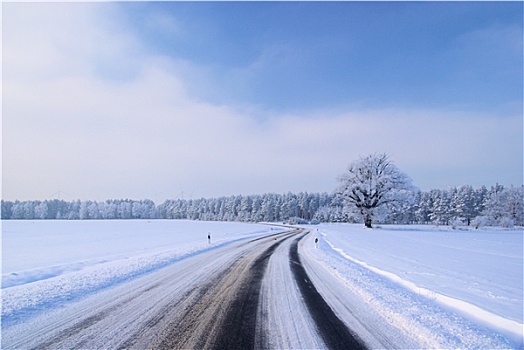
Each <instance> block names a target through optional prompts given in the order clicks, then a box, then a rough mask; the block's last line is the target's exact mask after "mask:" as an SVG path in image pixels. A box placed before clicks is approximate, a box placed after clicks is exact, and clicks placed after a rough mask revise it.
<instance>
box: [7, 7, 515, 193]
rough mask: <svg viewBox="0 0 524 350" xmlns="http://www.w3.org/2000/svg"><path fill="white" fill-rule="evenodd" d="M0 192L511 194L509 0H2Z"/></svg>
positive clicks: (512, 98) (512, 143) (512, 128)
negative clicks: (486, 189)
mask: <svg viewBox="0 0 524 350" xmlns="http://www.w3.org/2000/svg"><path fill="white" fill-rule="evenodd" d="M2 17H3V116H2V128H3V153H2V165H3V166H2V192H3V198H5V199H43V198H50V197H52V196H53V195H55V194H56V193H57V192H58V191H63V192H66V193H70V194H71V197H72V198H82V199H96V200H104V199H107V198H122V197H126V198H127V197H130V198H151V199H153V200H155V201H162V200H163V199H166V198H174V197H176V196H179V195H180V193H181V192H185V193H192V195H193V196H195V197H201V196H203V197H210V196H219V195H232V194H253V193H264V192H287V191H293V192H298V191H311V192H312V191H327V192H330V191H332V190H333V189H334V188H335V186H336V178H337V176H339V175H341V174H342V172H343V171H344V170H345V169H346V167H347V165H348V164H349V163H350V162H351V161H352V160H354V159H356V158H358V157H359V155H366V154H369V153H375V152H386V153H388V154H390V155H391V159H392V160H393V161H394V162H395V164H396V165H397V166H398V167H399V168H400V169H401V170H403V171H405V172H406V173H407V174H408V175H410V176H411V177H412V178H413V181H414V183H415V185H417V186H419V187H420V188H422V189H424V190H428V189H431V188H445V187H447V186H460V185H462V184H471V185H474V186H480V185H487V186H490V185H493V184H495V183H496V182H499V183H502V184H505V185H510V184H514V185H520V184H522V180H523V179H522V172H523V164H522V163H523V161H522V159H523V138H522V134H523V125H522V118H523V106H522V105H523V44H522V42H523V33H522V27H523V4H522V2H154V3H153V2H136V3H135V2H123V3H119V2H116V3H115V2H112V3H4V4H3V7H2Z"/></svg>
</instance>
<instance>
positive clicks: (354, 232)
mask: <svg viewBox="0 0 524 350" xmlns="http://www.w3.org/2000/svg"><path fill="white" fill-rule="evenodd" d="M309 228H310V229H311V231H312V234H310V235H309V236H307V238H306V240H305V241H304V242H303V244H302V248H301V250H300V252H301V254H304V259H305V262H307V265H308V266H310V268H311V269H312V270H313V272H315V271H316V272H317V274H318V275H319V276H321V275H322V274H324V273H325V271H327V272H328V273H329V276H330V278H332V280H333V281H338V282H335V283H331V284H329V283H327V284H326V285H327V286H333V289H336V288H338V289H339V290H340V293H339V292H337V293H338V294H339V295H340V294H341V293H342V292H343V291H342V289H344V288H345V289H347V290H350V291H351V293H350V294H348V295H351V296H350V297H352V296H355V295H357V296H359V295H360V296H361V297H362V298H366V299H365V301H366V303H367V304H368V305H369V306H370V307H374V306H376V307H375V309H376V310H377V312H378V314H380V315H379V316H376V317H384V318H386V319H387V320H389V321H390V322H391V323H393V324H395V326H396V327H398V329H400V330H401V331H402V332H404V333H406V334H408V333H409V332H411V334H410V336H411V337H413V333H417V332H419V333H420V334H415V335H418V336H420V337H426V335H425V334H423V332H429V333H435V332H437V333H438V332H440V334H431V336H429V335H428V336H427V337H426V338H428V337H431V338H432V339H435V343H429V342H428V343H423V342H421V343H420V344H428V345H427V346H428V347H431V346H432V344H434V346H437V347H448V346H452V347H453V346H455V347H456V346H457V345H458V347H468V346H469V345H471V347H479V345H478V344H488V346H489V345H490V344H511V347H520V348H522V331H523V325H522V323H523V306H522V305H523V231H522V230H501V229H481V230H452V229H451V228H447V227H441V228H437V227H433V226H383V227H382V228H376V229H372V230H369V229H364V228H362V225H345V224H325V225H318V226H310V227H309ZM277 230H283V228H278V227H273V226H268V225H262V224H243V223H224V222H199V221H197V222H193V221H165V220H152V221H139V220H136V221H135V220H129V221H4V222H2V323H3V324H2V326H3V327H9V326H10V325H12V324H16V323H20V322H24V320H25V319H28V318H31V317H32V315H34V314H37V313H38V312H39V311H41V310H45V309H46V308H53V307H54V306H56V305H58V304H63V303H67V302H69V301H74V300H78V299H81V298H82V297H84V296H87V295H89V294H93V293H95V292H97V291H100V290H103V289H107V288H110V287H112V286H114V285H117V284H119V283H120V282H124V281H126V280H130V279H133V278H134V277H138V276H141V275H144V274H147V273H148V272H151V271H154V270H157V269H159V268H161V267H164V266H167V265H169V264H171V263H173V262H176V261H178V260H181V259H185V258H187V257H191V256H195V255H198V254H201V253H205V252H208V251H210V250H213V249H219V248H221V247H224V246H226V245H228V244H231V243H232V242H238V241H241V240H245V239H248V238H253V237H258V236H260V235H263V234H265V233H268V232H271V231H273V232H276V231H277ZM208 233H210V234H211V236H212V241H211V244H209V243H208V241H207V235H208ZM315 237H318V238H319V243H318V248H316V247H315V245H314V243H313V240H314V238H315ZM359 269H360V270H359ZM357 272H358V274H359V275H358V276H356V275H355V274H356V273H357ZM308 273H309V272H308ZM355 281H357V282H355ZM313 282H314V283H315V279H314V278H313ZM337 283H339V284H340V286H338V287H337V286H336V284H337ZM384 286H386V287H384ZM366 288H367V289H366ZM386 289H387V290H386ZM319 291H320V292H321V293H322V288H319ZM399 291H400V292H399ZM387 293H389V295H388V297H387V298H386V294H387ZM392 293H393V294H394V293H400V294H405V295H406V297H403V298H396V296H395V295H393V294H392ZM415 298H416V300H417V303H419V304H420V305H413V304H410V303H411V302H412V301H413V300H415ZM327 299H328V301H330V300H332V301H333V300H335V299H336V298H335V297H331V298H330V297H329V296H328V297H327ZM421 305H422V306H421ZM436 308H439V310H440V309H442V308H443V309H445V310H450V315H453V314H454V313H456V314H457V315H459V316H457V317H458V318H460V319H462V318H463V319H465V320H468V322H471V324H470V323H467V324H466V323H465V322H463V321H460V322H463V323H461V324H463V325H464V327H466V328H468V329H467V330H464V331H461V334H460V335H456V334H454V335H453V337H455V336H460V337H462V338H461V339H460V340H454V339H447V340H449V341H447V340H442V339H441V338H442V337H444V338H446V337H447V338H451V337H452V336H451V335H449V329H450V327H451V326H450V327H448V331H446V330H445V329H444V328H445V327H444V326H445V325H443V324H442V323H443V320H442V319H439V320H437V319H436V317H437V316H436V315H437V314H438V315H440V316H438V317H443V316H442V313H441V312H440V311H439V312H440V313H437V312H436V311H434V310H435V309H436ZM415 309H416V310H415ZM415 311H416V312H418V314H416V312H415ZM446 315H447V314H445V315H444V317H447V316H446ZM374 317H375V316H374ZM415 318H417V319H416V320H415ZM458 318H457V319H458ZM415 321H416V322H415ZM444 322H445V321H444ZM449 322H456V321H454V320H450V321H449ZM430 323H433V324H430ZM420 324H423V325H427V326H428V327H426V328H424V327H422V328H417V327H419V326H417V325H420ZM471 325H479V327H478V328H477V327H475V326H471ZM455 326H456V325H455ZM455 326H453V327H455ZM402 327H404V328H405V329H403V328H402ZM439 327H440V328H439ZM451 328H452V327H451ZM455 328H456V327H455ZM485 329H487V331H486V330H485ZM428 330H429V331H428ZM446 332H448V333H446ZM454 332H456V331H454ZM429 333H428V334H429ZM499 335H500V337H503V338H505V339H509V343H508V342H507V341H506V340H500V339H498V338H497V337H499ZM439 337H440V338H439ZM467 337H470V338H471V339H473V338H474V339H473V340H471V339H470V340H471V342H469V340H468V339H466V338H467ZM479 337H480V338H482V337H486V338H487V339H488V341H487V342H485V343H482V342H479V339H478V338H479ZM495 338H497V339H495ZM465 339H466V340H465ZM506 347H507V346H506Z"/></svg>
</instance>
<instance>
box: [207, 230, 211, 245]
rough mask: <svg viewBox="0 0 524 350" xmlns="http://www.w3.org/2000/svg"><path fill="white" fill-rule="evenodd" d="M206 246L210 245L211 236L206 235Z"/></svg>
mask: <svg viewBox="0 0 524 350" xmlns="http://www.w3.org/2000/svg"><path fill="white" fill-rule="evenodd" d="M207 244H211V234H210V233H208V234H207Z"/></svg>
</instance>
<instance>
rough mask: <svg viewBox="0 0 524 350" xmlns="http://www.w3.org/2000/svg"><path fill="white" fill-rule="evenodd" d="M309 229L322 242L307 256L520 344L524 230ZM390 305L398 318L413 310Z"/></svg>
mask: <svg viewBox="0 0 524 350" xmlns="http://www.w3.org/2000/svg"><path fill="white" fill-rule="evenodd" d="M310 228H311V229H312V230H313V233H314V234H315V235H316V236H318V237H319V245H318V249H317V250H318V251H315V250H312V249H309V254H311V255H312V256H313V257H314V258H315V259H318V260H319V261H321V260H323V261H324V262H325V263H326V264H329V265H330V266H329V267H327V270H331V272H332V273H333V274H342V275H343V274H344V265H345V262H347V263H356V264H358V265H360V266H362V267H364V268H365V269H366V270H368V271H370V272H372V273H373V274H374V275H376V276H381V277H384V278H385V279H386V280H388V281H390V282H392V283H394V284H396V285H400V286H402V287H403V288H405V289H407V290H408V291H410V292H413V293H415V294H418V295H420V296H422V297H423V300H426V302H427V303H428V304H429V303H432V302H434V303H436V304H438V305H440V306H443V307H445V308H447V309H449V310H451V311H452V312H456V313H458V314H459V315H460V316H463V317H465V318H468V319H471V320H472V321H473V322H475V323H477V324H479V325H482V326H486V327H488V328H491V329H494V330H495V331H496V332H500V333H501V334H504V335H505V336H507V337H508V338H510V339H513V340H514V341H515V342H517V344H518V343H520V345H522V334H523V231H522V229H519V230H517V229H515V230H502V229H496V228H495V229H493V228H492V229H479V230H474V229H471V230H466V229H462V230H453V229H452V228H451V227H435V226H387V225H386V226H383V227H380V228H375V229H365V228H363V227H362V225H347V224H324V225H319V226H311V227H310ZM341 262H342V263H341ZM346 274H347V273H346ZM339 277H340V278H341V279H343V280H346V279H348V278H347V277H348V276H339ZM372 293H373V292H372ZM377 294H378V291H377ZM388 307H391V308H392V309H393V310H394V309H395V307H396V308H397V309H398V310H396V311H398V312H397V314H399V315H404V316H405V314H406V313H407V310H404V312H403V310H402V309H401V306H400V305H398V306H395V305H394V303H393V304H389V305H388Z"/></svg>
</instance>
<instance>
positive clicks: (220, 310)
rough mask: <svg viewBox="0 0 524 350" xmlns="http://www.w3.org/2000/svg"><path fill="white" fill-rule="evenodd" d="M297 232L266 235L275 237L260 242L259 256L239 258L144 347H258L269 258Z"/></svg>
mask: <svg viewBox="0 0 524 350" xmlns="http://www.w3.org/2000/svg"><path fill="white" fill-rule="evenodd" d="M301 232H302V229H298V230H293V231H291V232H288V233H286V234H284V235H280V237H275V235H271V236H268V237H267V238H272V237H275V238H272V239H268V240H267V241H265V242H261V243H262V245H267V244H268V243H270V245H269V246H268V247H267V248H265V249H264V250H263V251H262V253H260V254H254V253H251V254H244V255H242V256H241V257H240V258H239V259H237V260H236V261H235V262H234V263H233V264H232V266H230V268H228V269H227V270H226V271H225V272H224V273H223V274H221V276H220V277H219V278H217V279H214V280H213V282H212V283H209V284H208V287H206V289H205V290H203V291H201V294H200V297H199V298H198V299H197V300H196V301H194V302H193V303H192V304H191V305H189V306H188V307H187V312H186V313H185V314H184V315H183V316H180V317H178V318H177V320H175V321H173V322H171V323H170V324H169V325H167V327H166V328H165V329H164V330H163V331H162V333H161V334H160V336H159V338H158V339H156V340H155V341H154V342H153V343H150V344H148V346H147V348H154V349H173V348H184V349H185V348H190V349H232V350H235V349H242V350H243V349H253V348H256V347H260V346H257V344H255V339H256V329H257V328H256V325H257V308H258V303H259V297H260V289H261V283H262V279H263V277H264V274H265V271H266V267H267V264H268V260H269V257H270V256H271V255H272V254H273V252H274V251H275V249H276V248H277V247H278V246H279V245H280V244H282V243H283V242H284V241H285V240H287V239H289V238H291V237H293V236H295V235H296V234H299V233H301ZM254 241H255V240H254ZM257 241H258V239H257ZM257 247H258V246H257Z"/></svg>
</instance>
